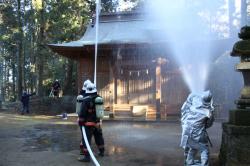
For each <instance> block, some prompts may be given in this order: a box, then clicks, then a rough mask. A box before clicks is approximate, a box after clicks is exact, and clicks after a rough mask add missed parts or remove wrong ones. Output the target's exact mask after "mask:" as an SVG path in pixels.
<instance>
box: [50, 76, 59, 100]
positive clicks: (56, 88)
mask: <svg viewBox="0 0 250 166" xmlns="http://www.w3.org/2000/svg"><path fill="white" fill-rule="evenodd" d="M60 89H61V85H60V83H59V81H58V79H56V80H55V82H54V83H53V85H52V91H53V95H54V97H56V98H58V97H59V92H60Z"/></svg>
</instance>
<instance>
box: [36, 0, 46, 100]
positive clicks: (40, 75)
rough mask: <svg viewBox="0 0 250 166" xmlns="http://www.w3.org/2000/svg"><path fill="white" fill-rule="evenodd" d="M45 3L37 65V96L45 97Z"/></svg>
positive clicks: (41, 12) (41, 16)
mask: <svg viewBox="0 0 250 166" xmlns="http://www.w3.org/2000/svg"><path fill="white" fill-rule="evenodd" d="M44 6H45V4H44V1H42V9H40V11H39V13H40V19H41V22H40V31H39V36H38V50H37V53H38V63H37V70H38V75H37V81H38V83H37V95H38V96H43V95H44V93H43V84H42V83H43V69H44V68H43V67H44V55H43V52H44V51H43V49H44V40H45V39H44V38H45V36H44V30H45V18H44V14H45V12H44Z"/></svg>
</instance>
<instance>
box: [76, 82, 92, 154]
mask: <svg viewBox="0 0 250 166" xmlns="http://www.w3.org/2000/svg"><path fill="white" fill-rule="evenodd" d="M90 83H91V81H90V80H89V79H87V80H86V81H84V83H83V86H82V89H81V91H80V92H79V95H78V96H77V104H76V113H77V114H78V119H79V114H80V111H81V105H82V102H83V99H84V97H86V89H87V86H88V84H90ZM79 127H80V131H81V137H82V138H81V142H80V155H83V154H84V152H83V142H82V141H83V139H84V138H83V135H82V125H80V123H79Z"/></svg>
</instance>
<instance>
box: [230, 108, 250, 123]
mask: <svg viewBox="0 0 250 166" xmlns="http://www.w3.org/2000/svg"><path fill="white" fill-rule="evenodd" d="M229 124H234V125H238V126H250V109H237V110H231V111H230V112H229Z"/></svg>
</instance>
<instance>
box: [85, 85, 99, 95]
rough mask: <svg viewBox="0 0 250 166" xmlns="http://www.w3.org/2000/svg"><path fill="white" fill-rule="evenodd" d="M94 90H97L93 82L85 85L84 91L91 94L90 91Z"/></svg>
mask: <svg viewBox="0 0 250 166" xmlns="http://www.w3.org/2000/svg"><path fill="white" fill-rule="evenodd" d="M96 92H97V90H96V86H95V84H93V83H89V84H88V85H87V89H86V93H88V94H92V93H96Z"/></svg>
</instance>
